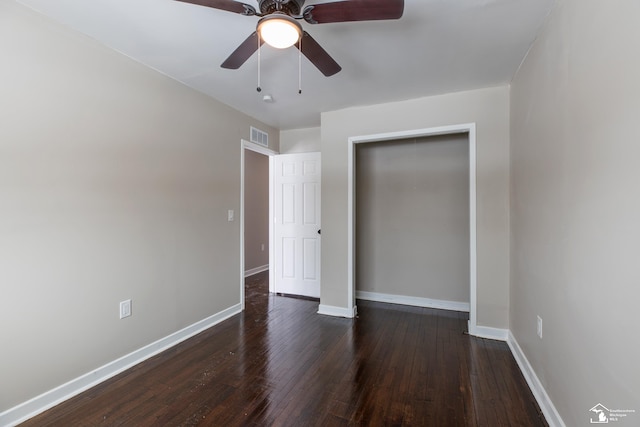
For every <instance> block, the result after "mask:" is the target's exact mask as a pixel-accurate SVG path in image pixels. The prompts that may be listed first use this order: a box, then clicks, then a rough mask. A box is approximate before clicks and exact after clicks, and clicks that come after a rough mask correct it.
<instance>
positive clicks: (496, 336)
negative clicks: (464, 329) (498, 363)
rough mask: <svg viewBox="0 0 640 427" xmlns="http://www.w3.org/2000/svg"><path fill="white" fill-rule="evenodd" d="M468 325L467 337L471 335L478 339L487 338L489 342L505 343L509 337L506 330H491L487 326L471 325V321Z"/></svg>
mask: <svg viewBox="0 0 640 427" xmlns="http://www.w3.org/2000/svg"><path fill="white" fill-rule="evenodd" d="M468 325H469V335H473V336H474V337H478V338H487V339H490V340H498V341H507V338H508V337H509V330H508V329H500V328H491V327H489V326H478V325H472V324H471V321H469V323H468Z"/></svg>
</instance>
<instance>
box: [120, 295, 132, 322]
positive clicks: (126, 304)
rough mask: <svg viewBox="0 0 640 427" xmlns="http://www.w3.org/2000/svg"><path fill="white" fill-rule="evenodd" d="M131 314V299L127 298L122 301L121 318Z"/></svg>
mask: <svg viewBox="0 0 640 427" xmlns="http://www.w3.org/2000/svg"><path fill="white" fill-rule="evenodd" d="M129 316H131V300H130V299H128V300H125V301H121V302H120V318H121V319H124V318H125V317H129Z"/></svg>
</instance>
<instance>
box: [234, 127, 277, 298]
mask: <svg viewBox="0 0 640 427" xmlns="http://www.w3.org/2000/svg"><path fill="white" fill-rule="evenodd" d="M241 143H242V148H241V154H240V302H241V304H242V309H243V310H244V306H245V301H244V299H245V295H244V293H245V278H246V277H248V276H251V275H253V274H257V273H260V272H262V271H265V270H267V269H268V270H269V292H273V291H274V288H273V283H274V280H273V268H272V266H273V253H274V252H273V237H272V236H273V178H272V170H273V156H275V155H277V154H278V153H277V152H275V151H273V150H270V149H268V148H265V147H263V146H260V145H258V144H255V143H253V142H249V141H245V140H242V141H241Z"/></svg>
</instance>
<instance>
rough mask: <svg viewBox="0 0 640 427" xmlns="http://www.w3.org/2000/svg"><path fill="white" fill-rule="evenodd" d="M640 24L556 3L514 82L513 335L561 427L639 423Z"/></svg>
mask: <svg viewBox="0 0 640 427" xmlns="http://www.w3.org/2000/svg"><path fill="white" fill-rule="evenodd" d="M639 16H640V3H639V2H637V1H636V0H615V1H601V0H564V1H561V2H559V3H558V5H557V7H556V9H555V11H554V12H553V13H552V15H551V17H550V20H549V22H548V24H547V25H546V28H545V29H544V31H543V32H542V34H541V35H540V36H539V37H538V40H537V41H536V43H535V45H534V46H533V48H532V49H531V51H530V53H529V55H528V57H527V58H526V61H525V62H524V63H523V64H522V67H521V69H520V71H519V72H518V74H517V76H516V78H515V79H514V81H513V85H512V93H511V142H512V144H511V170H512V189H511V197H512V198H511V208H512V241H511V243H512V245H511V248H512V249H511V259H512V289H511V304H510V318H511V323H510V324H511V330H512V332H513V334H514V336H515V338H516V339H517V341H518V342H519V344H520V346H521V347H522V349H523V351H524V352H525V354H526V356H527V358H528V359H529V361H530V363H531V365H532V366H533V368H534V369H535V371H536V373H537V375H538V377H539V378H540V380H541V381H542V383H543V385H544V387H545V389H546V390H547V392H548V394H549V396H550V397H551V399H552V400H553V402H554V404H555V406H556V407H557V409H558V410H559V412H560V415H561V416H562V418H563V419H564V421H565V423H566V424H567V425H569V426H577V425H588V422H589V421H588V419H589V412H588V410H589V409H590V408H591V407H593V406H594V405H596V404H597V403H602V404H603V405H605V406H606V407H608V408H610V409H612V408H613V409H635V410H636V413H635V414H633V415H630V416H629V418H628V419H627V420H625V422H622V421H621V422H619V423H617V424H619V425H621V426H622V425H625V426H631V425H634V426H635V425H640V368H639V367H638V361H640V340H639V339H638V331H637V327H636V322H637V312H638V301H640V268H638V253H639V251H638V242H640V221H639V219H640V197H639V190H638V183H640V168H638V159H639V158H640V127H639V126H638V117H639V114H640V79H639V76H640V44H639V42H638V41H639V40H640V26H638V17H639ZM536 315H540V316H541V317H542V319H543V326H544V329H543V339H542V340H541V339H539V338H538V337H537V336H536Z"/></svg>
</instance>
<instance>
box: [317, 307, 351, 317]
mask: <svg viewBox="0 0 640 427" xmlns="http://www.w3.org/2000/svg"><path fill="white" fill-rule="evenodd" d="M357 313H358V309H357V307H356V306H355V305H354V306H353V309H348V308H345V307H335V306H333V305H322V304H320V305H319V306H318V314H324V315H325V316H334V317H347V318H349V319H352V318H354V317H356V314H357Z"/></svg>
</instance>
